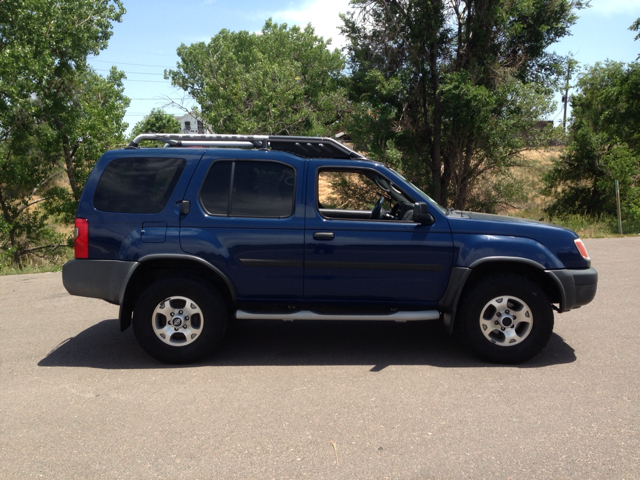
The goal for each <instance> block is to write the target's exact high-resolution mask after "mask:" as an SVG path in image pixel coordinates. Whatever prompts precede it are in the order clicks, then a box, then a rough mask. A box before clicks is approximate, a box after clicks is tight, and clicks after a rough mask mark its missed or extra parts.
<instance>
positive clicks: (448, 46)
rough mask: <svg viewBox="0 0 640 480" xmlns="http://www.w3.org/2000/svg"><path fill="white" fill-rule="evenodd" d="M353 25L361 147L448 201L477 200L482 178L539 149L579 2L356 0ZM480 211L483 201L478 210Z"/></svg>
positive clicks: (348, 28)
mask: <svg viewBox="0 0 640 480" xmlns="http://www.w3.org/2000/svg"><path fill="white" fill-rule="evenodd" d="M351 3H352V6H353V11H352V12H351V13H350V14H348V15H347V16H344V17H343V20H344V27H343V30H342V31H343V33H344V34H346V35H347V37H348V39H349V44H348V47H347V53H348V61H349V66H350V69H351V73H352V76H351V82H350V85H351V88H350V92H351V100H352V101H353V102H354V105H356V106H358V108H359V111H358V113H357V114H356V115H354V116H353V117H352V121H351V122H350V124H349V131H350V132H351V133H352V136H353V137H354V139H355V140H356V143H357V145H358V146H360V147H361V148H363V149H367V150H370V151H371V152H372V154H373V155H374V156H376V158H379V159H381V160H383V161H389V160H390V159H392V158H395V159H396V160H395V161H396V162H397V163H398V162H399V164H397V165H396V166H397V167H398V168H400V169H402V170H403V171H404V173H405V174H406V175H408V176H410V177H411V178H412V179H413V180H414V182H415V183H418V184H421V185H423V186H426V187H427V190H429V191H430V193H431V194H432V196H433V197H434V198H435V199H436V200H437V201H438V202H440V203H442V204H444V205H448V204H450V205H453V206H454V207H456V208H464V207H465V206H468V205H469V204H472V203H473V202H472V200H473V198H471V197H472V196H473V192H474V189H475V188H476V186H477V181H478V179H479V178H482V177H483V176H486V175H489V174H491V175H499V174H501V173H505V172H506V171H507V169H508V167H510V166H513V165H514V164H517V163H518V161H519V154H520V152H521V151H522V150H523V149H524V148H526V147H529V146H531V145H535V144H537V143H539V141H540V138H539V137H540V135H537V132H538V131H537V130H536V129H535V123H536V121H538V120H540V119H541V118H544V116H545V115H546V114H548V113H549V112H550V108H551V99H550V94H551V87H552V86H553V84H552V82H551V80H552V79H553V78H556V77H557V76H558V75H559V74H560V65H561V63H562V62H561V59H560V58H559V57H557V56H556V55H554V54H551V53H548V52H547V50H546V49H547V47H548V46H549V45H551V44H553V43H554V42H556V41H557V40H559V39H560V38H562V37H563V36H565V35H567V34H568V29H569V27H570V26H571V25H572V24H573V23H574V22H575V19H576V17H575V14H574V11H575V9H577V8H582V7H583V6H584V3H585V2H582V1H577V0H576V1H570V0H553V1H543V0H468V1H463V0H452V1H447V2H445V1H444V0H428V1H417V0H394V1H391V0H352V2H351ZM478 206H479V207H482V205H478Z"/></svg>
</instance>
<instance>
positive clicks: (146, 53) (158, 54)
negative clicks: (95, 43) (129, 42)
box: [109, 47, 173, 57]
mask: <svg viewBox="0 0 640 480" xmlns="http://www.w3.org/2000/svg"><path fill="white" fill-rule="evenodd" d="M112 50H113V51H117V52H127V53H138V54H140V55H156V56H160V57H170V56H172V55H173V53H152V52H137V51H135V50H127V49H125V48H113V47H112V48H109V51H112Z"/></svg>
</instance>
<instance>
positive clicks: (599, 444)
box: [0, 237, 640, 480]
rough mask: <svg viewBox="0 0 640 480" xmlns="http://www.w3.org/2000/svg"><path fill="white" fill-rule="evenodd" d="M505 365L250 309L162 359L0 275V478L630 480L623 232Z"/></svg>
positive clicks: (634, 247)
mask: <svg viewBox="0 0 640 480" xmlns="http://www.w3.org/2000/svg"><path fill="white" fill-rule="evenodd" d="M586 244H587V247H588V249H589V252H590V254H591V257H592V259H593V266H594V267H595V268H596V269H597V270H598V272H599V275H600V281H599V286H598V293H597V295H596V298H595V300H594V301H593V303H591V304H590V305H587V306H585V307H583V308H580V309H578V310H574V311H571V312H568V313H564V314H561V315H556V327H555V333H554V335H553V337H552V339H551V342H550V344H549V346H548V347H547V348H546V349H545V350H544V351H543V352H542V354H540V355H539V356H538V357H536V358H535V359H534V360H532V361H530V362H528V363H526V364H523V365H518V366H497V365H492V364H488V363H485V362H483V361H480V360H478V359H476V358H475V357H473V356H472V355H470V354H469V353H467V352H466V351H465V350H464V349H463V348H461V347H460V346H459V345H458V344H457V343H456V342H455V341H454V340H452V339H450V338H449V337H448V336H447V334H446V333H445V332H444V331H443V329H442V327H441V326H440V325H439V324H438V323H437V322H424V323H410V322H409V323H405V324H396V323H374V322H334V323H329V322H325V323H322V322H268V321H247V322H241V323H239V324H238V325H235V326H234V327H233V328H231V329H230V331H229V332H228V334H227V336H226V338H225V340H224V342H223V344H222V346H221V348H220V349H219V350H218V351H217V353H216V354H214V355H213V356H212V357H210V358H209V359H207V360H206V361H204V362H202V363H199V364H196V365H191V366H184V367H173V366H166V365H163V364H161V363H159V362H157V361H155V360H153V359H152V358H150V357H148V356H147V355H146V354H145V353H144V352H143V351H142V349H141V348H140V347H139V346H138V344H137V343H136V341H135V338H134V336H133V332H132V331H131V329H129V330H127V331H126V332H124V333H120V332H119V331H118V328H117V320H116V318H117V315H118V307H117V306H114V305H109V304H107V303H106V302H103V301H100V300H93V299H87V298H80V297H72V296H70V295H68V294H67V293H66V291H65V290H64V288H63V286H62V282H61V275H60V274H59V273H51V274H38V275H18V276H5V277H0V312H1V314H0V327H1V330H0V332H1V333H0V360H1V366H0V401H1V404H2V405H1V407H0V408H1V412H2V420H1V421H0V438H1V452H0V478H2V479H7V480H8V479H31V478H51V479H76V478H77V479H94V478H96V479H103V478H104V479H116V478H118V479H147V478H166V479H236V478H237V479H249V478H256V479H272V478H273V479H297V478H312V479H387V478H389V479H440V478H442V479H458V478H465V479H475V478H478V479H481V478H491V479H507V478H516V479H538V478H540V479H556V478H576V479H603V478H611V479H637V478H640V355H639V352H640V348H639V345H640V327H639V321H640V316H639V313H638V312H640V254H639V252H640V237H637V238H622V239H594V240H587V241H586Z"/></svg>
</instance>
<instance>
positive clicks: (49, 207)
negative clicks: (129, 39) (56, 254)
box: [0, 0, 128, 263]
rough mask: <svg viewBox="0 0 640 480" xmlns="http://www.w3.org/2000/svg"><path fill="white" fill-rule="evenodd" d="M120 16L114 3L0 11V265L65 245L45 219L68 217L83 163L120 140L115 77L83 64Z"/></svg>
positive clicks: (30, 2)
mask: <svg viewBox="0 0 640 480" xmlns="http://www.w3.org/2000/svg"><path fill="white" fill-rule="evenodd" d="M123 14H124V8H123V7H122V3H121V2H120V1H119V0H97V1H95V0H93V1H89V0H66V1H65V2H50V1H47V0H23V1H20V2H1V3H0V214H1V218H0V261H5V260H7V259H10V260H11V261H12V262H14V263H20V262H22V261H23V259H24V258H25V257H26V256H28V255H43V254H47V253H51V252H52V251H55V250H56V249H58V248H60V246H61V245H64V244H66V240H65V239H64V238H63V237H64V236H63V235H61V234H59V233H56V231H55V230H54V229H52V228H50V226H49V223H48V216H49V215H50V214H52V213H55V214H58V217H59V218H60V219H61V220H70V219H72V218H73V217H74V216H75V209H76V205H77V201H78V199H79V197H80V193H81V191H82V187H83V185H84V181H85V180H86V177H87V175H88V173H89V171H90V169H91V167H92V166H93V163H94V162H95V160H97V158H98V157H99V156H100V155H101V154H102V153H103V152H104V151H105V150H106V149H108V148H111V147H113V146H115V145H116V144H117V143H118V142H121V141H122V140H123V133H124V130H125V129H126V124H125V123H123V116H124V111H125V109H126V107H127V106H128V99H127V98H126V97H125V96H124V94H123V91H124V88H123V85H122V79H123V78H124V74H123V73H122V72H119V71H117V70H116V69H115V68H114V69H112V70H111V72H110V73H109V75H108V76H107V77H106V78H105V77H102V76H100V75H98V74H96V73H95V71H93V70H92V69H91V68H90V67H89V66H88V65H87V62H86V59H87V56H88V55H89V54H97V53H98V52H99V51H100V50H101V49H104V48H105V47H106V45H107V42H108V40H109V38H110V36H111V34H112V30H111V27H112V23H113V22H114V21H120V19H121V17H122V15H123ZM63 180H64V181H63ZM3 259H4V260H3Z"/></svg>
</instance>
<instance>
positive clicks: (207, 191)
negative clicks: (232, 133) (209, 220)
mask: <svg viewBox="0 0 640 480" xmlns="http://www.w3.org/2000/svg"><path fill="white" fill-rule="evenodd" d="M200 201H201V202H202V206H203V207H204V209H205V210H206V211H207V213H209V214H210V215H225V216H232V217H256V218H284V217H289V216H291V214H293V209H294V201H295V170H294V169H293V167H291V166H289V165H285V164H282V163H276V162H252V161H233V162H231V161H219V162H216V163H214V164H213V165H212V166H211V169H210V170H209V173H208V175H207V178H206V179H205V181H204V183H203V185H202V190H201V191H200Z"/></svg>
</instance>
